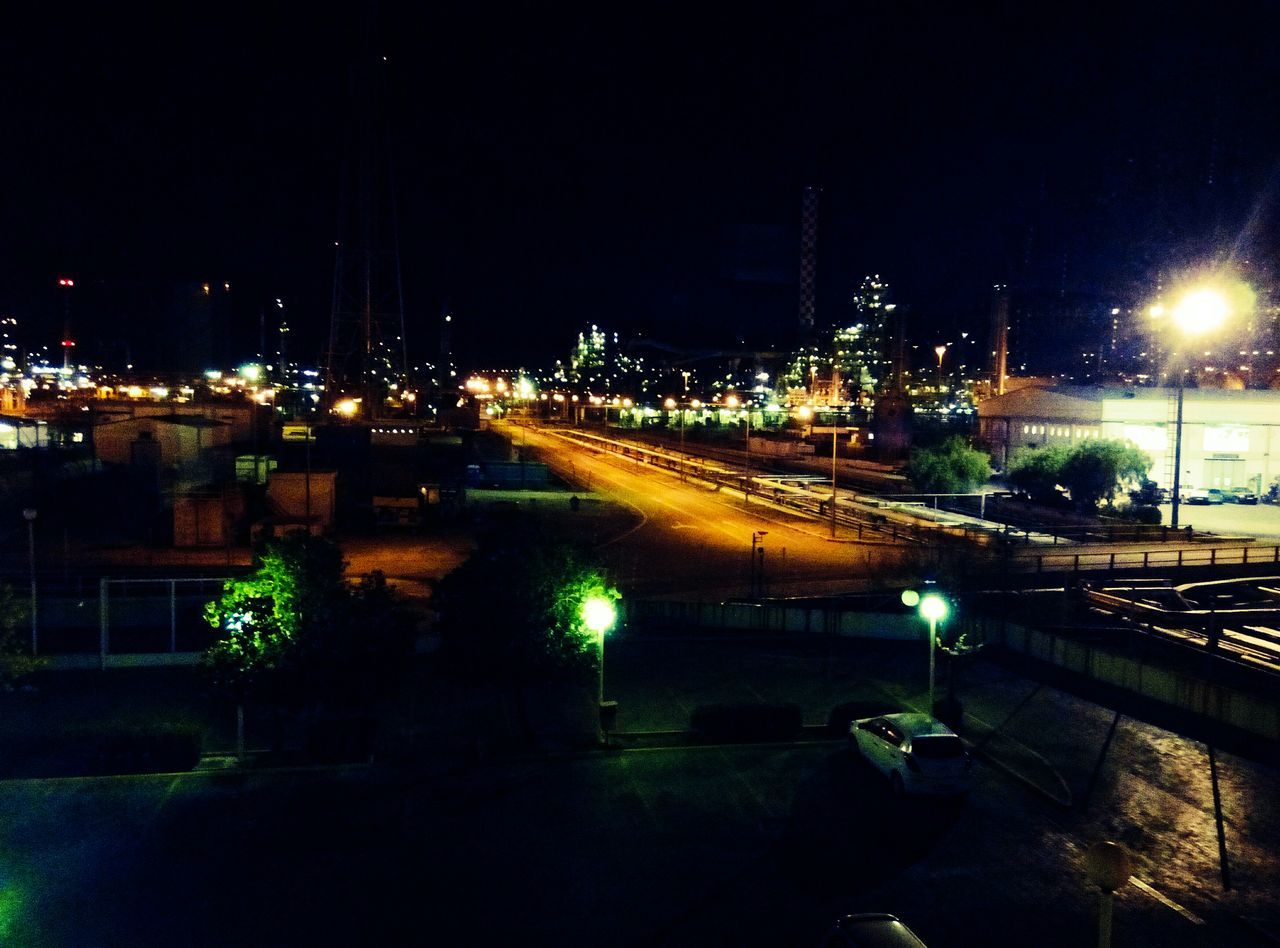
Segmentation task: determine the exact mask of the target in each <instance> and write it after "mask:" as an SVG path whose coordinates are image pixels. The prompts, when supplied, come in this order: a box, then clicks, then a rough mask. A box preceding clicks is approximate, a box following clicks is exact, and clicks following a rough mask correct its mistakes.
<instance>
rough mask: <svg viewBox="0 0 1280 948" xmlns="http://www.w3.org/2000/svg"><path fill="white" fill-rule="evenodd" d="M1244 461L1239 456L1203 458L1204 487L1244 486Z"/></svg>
mask: <svg viewBox="0 0 1280 948" xmlns="http://www.w3.org/2000/svg"><path fill="white" fill-rule="evenodd" d="M1244 481H1245V477H1244V461H1243V460H1242V459H1240V458H1205V461H1204V486H1205V487H1221V488H1224V489H1225V488H1229V487H1244Z"/></svg>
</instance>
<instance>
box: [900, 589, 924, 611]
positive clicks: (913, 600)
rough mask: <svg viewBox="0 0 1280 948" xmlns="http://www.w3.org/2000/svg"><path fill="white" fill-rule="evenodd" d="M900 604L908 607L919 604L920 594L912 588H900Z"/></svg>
mask: <svg viewBox="0 0 1280 948" xmlns="http://www.w3.org/2000/svg"><path fill="white" fill-rule="evenodd" d="M902 604H903V605H904V606H906V607H907V608H909V609H913V608H915V607H916V606H918V605H920V594H919V593H918V592H916V591H915V590H914V589H904V590H902Z"/></svg>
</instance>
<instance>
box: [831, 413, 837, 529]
mask: <svg viewBox="0 0 1280 948" xmlns="http://www.w3.org/2000/svg"><path fill="white" fill-rule="evenodd" d="M835 538H836V414H835V412H834V411H833V412H832V413H831V539H833V540H834V539H835Z"/></svg>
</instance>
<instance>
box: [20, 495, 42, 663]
mask: <svg viewBox="0 0 1280 948" xmlns="http://www.w3.org/2000/svg"><path fill="white" fill-rule="evenodd" d="M22 517H23V519H24V520H26V521H27V561H28V563H29V564H30V566H31V654H32V655H36V654H38V647H39V644H40V631H39V630H40V626H39V624H38V623H37V621H36V508H34V507H27V508H26V509H24V510H23V511H22Z"/></svg>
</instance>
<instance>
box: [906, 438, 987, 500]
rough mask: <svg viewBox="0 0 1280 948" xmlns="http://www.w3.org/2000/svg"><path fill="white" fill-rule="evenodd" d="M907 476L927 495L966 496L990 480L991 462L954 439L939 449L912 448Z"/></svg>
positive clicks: (945, 442) (978, 452)
mask: <svg viewBox="0 0 1280 948" xmlns="http://www.w3.org/2000/svg"><path fill="white" fill-rule="evenodd" d="M907 476H908V477H910V478H911V483H913V484H914V485H915V487H916V490H919V491H922V492H924V493H927V494H966V493H969V492H970V491H972V490H973V489H974V488H976V487H978V486H980V485H982V484H985V483H986V482H987V479H988V478H989V477H990V476H991V458H990V456H989V455H988V454H987V453H986V452H985V451H979V450H978V449H976V448H972V447H970V446H969V443H968V442H967V441H965V439H964V438H962V437H960V436H959V435H953V436H952V437H950V438H948V439H947V440H946V441H944V442H943V443H942V445H941V446H940V447H938V448H932V449H931V448H913V449H912V451H911V460H910V462H909V463H908V465H907Z"/></svg>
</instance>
